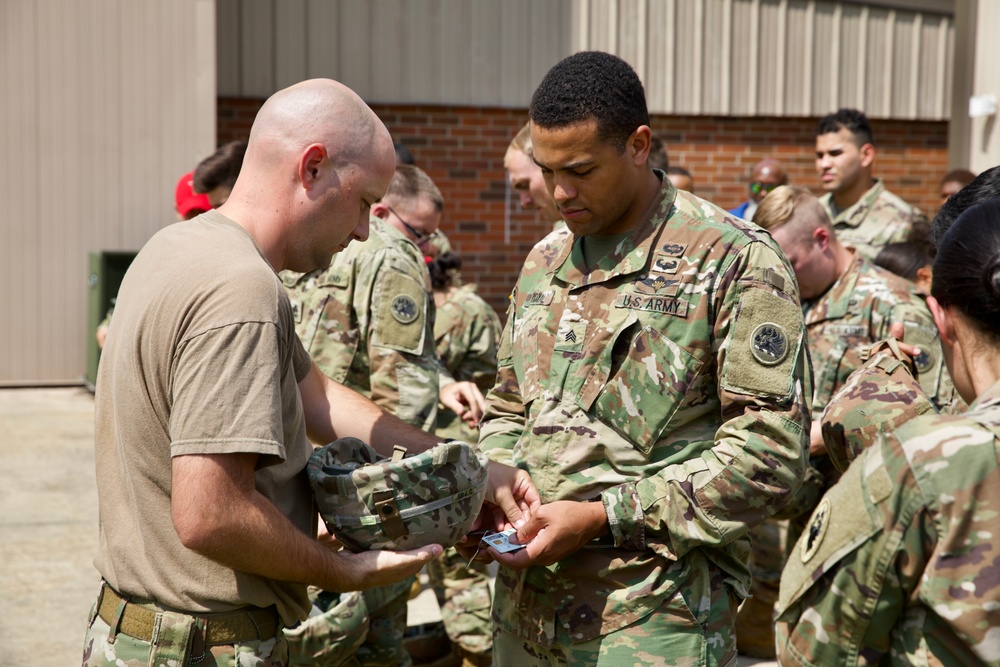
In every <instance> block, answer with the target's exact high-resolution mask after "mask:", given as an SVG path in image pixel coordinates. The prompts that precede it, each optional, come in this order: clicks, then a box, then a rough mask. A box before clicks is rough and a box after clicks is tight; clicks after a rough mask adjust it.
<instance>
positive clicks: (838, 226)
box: [816, 109, 927, 261]
mask: <svg viewBox="0 0 1000 667" xmlns="http://www.w3.org/2000/svg"><path fill="white" fill-rule="evenodd" d="M874 161H875V141H874V139H873V138H872V129H871V125H869V123H868V118H867V117H865V115H864V114H863V113H862V112H860V111H858V110H857V109H840V110H838V111H837V112H836V113H832V114H829V115H828V116H825V117H824V118H822V119H821V120H820V121H819V124H818V125H817V127H816V171H817V172H818V173H819V175H820V179H821V181H822V185H823V189H824V190H826V192H827V194H826V195H824V196H823V198H822V199H821V200H820V202H821V203H822V204H823V207H824V208H826V211H827V213H828V214H829V216H830V219H831V220H833V227H834V229H835V230H836V232H837V237H838V238H839V239H840V240H841V242H843V243H845V244H847V245H850V246H853V247H854V248H856V249H857V250H858V252H859V253H860V254H861V256H862V257H864V258H865V259H867V260H869V261H871V260H874V259H875V256H876V255H878V252H879V250H881V249H882V248H883V247H884V246H886V245H887V244H889V243H894V242H896V241H905V240H906V239H907V238H908V237H909V235H910V232H911V231H912V229H913V227H914V225H915V224H920V223H923V224H926V222H927V219H926V218H925V217H924V214H923V213H921V212H920V210H919V209H917V208H914V207H913V206H910V205H909V204H907V203H906V202H905V201H903V200H902V199H900V198H899V197H897V196H896V195H894V194H892V193H891V192H889V191H888V190H886V189H885V185H883V183H882V181H881V180H879V179H875V178H872V164H873V163H874Z"/></svg>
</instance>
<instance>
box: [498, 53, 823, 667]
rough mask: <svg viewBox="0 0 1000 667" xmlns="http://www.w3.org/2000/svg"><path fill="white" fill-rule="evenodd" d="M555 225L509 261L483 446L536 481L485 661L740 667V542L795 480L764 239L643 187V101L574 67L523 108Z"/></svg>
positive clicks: (784, 326) (799, 384)
mask: <svg viewBox="0 0 1000 667" xmlns="http://www.w3.org/2000/svg"><path fill="white" fill-rule="evenodd" d="M530 116H531V138H532V150H533V155H534V159H535V161H536V162H537V163H538V164H539V165H540V166H541V167H542V172H543V174H544V176H545V182H546V186H547V188H548V190H549V193H550V195H551V196H552V198H553V199H554V200H555V201H556V202H557V204H558V205H559V209H560V212H561V214H562V216H563V218H564V219H565V220H566V222H567V225H568V229H567V230H565V231H559V232H553V233H552V234H550V235H549V236H548V237H546V239H545V240H543V241H541V242H540V243H539V244H538V245H536V246H535V248H534V250H532V252H531V253H530V255H529V256H528V258H527V259H526V261H525V264H524V268H523V269H522V272H521V275H520V277H519V279H518V282H517V285H516V287H515V289H514V292H513V294H512V298H511V305H510V310H509V311H508V317H507V324H506V328H505V329H504V333H503V337H502V339H501V342H500V350H499V371H498V376H497V384H496V386H495V387H494V388H493V389H492V390H491V391H490V393H489V395H488V398H487V402H488V406H487V414H486V418H485V419H484V422H483V425H482V427H481V431H482V436H481V438H480V447H481V448H482V450H483V451H484V452H485V453H486V454H487V455H488V456H489V457H490V458H491V459H493V460H494V461H501V462H507V463H513V464H515V465H517V466H520V467H523V468H524V469H526V470H527V471H528V472H529V473H531V474H533V475H535V477H534V480H535V483H536V484H537V485H538V488H539V493H540V494H541V495H542V497H543V499H544V501H545V503H547V504H544V505H542V506H541V507H540V508H539V509H537V510H535V511H533V512H532V514H531V517H530V518H529V519H528V521H527V522H526V523H525V524H524V525H522V526H521V527H520V528H519V529H518V532H517V535H516V540H515V541H518V542H521V543H527V546H526V548H525V549H523V550H521V551H518V552H516V553H512V554H500V553H497V552H496V550H494V549H492V548H491V549H490V555H491V556H492V557H493V558H495V559H496V560H498V561H499V562H500V563H501V567H500V572H499V574H498V576H497V582H496V594H495V595H494V605H493V621H494V647H493V650H494V662H495V664H499V665H521V664H532V665H548V664H553V665H554V664H574V665H575V664H607V665H618V664H629V665H637V664H647V663H648V664H663V661H664V659H669V660H675V661H677V662H680V661H683V660H688V661H691V663H692V664H697V663H699V662H700V663H701V664H706V665H729V664H732V663H733V662H734V661H735V659H736V645H735V640H734V637H733V619H734V617H735V614H736V608H737V606H738V604H739V601H740V599H742V598H743V597H745V596H746V594H747V587H748V586H749V583H750V582H749V579H750V576H749V572H748V570H747V556H748V553H749V547H750V544H749V540H748V539H747V537H746V534H747V531H748V530H749V528H750V526H751V525H753V524H755V523H758V522H760V521H762V520H764V519H765V518H766V517H767V516H769V515H770V514H771V513H772V512H773V511H775V510H776V509H777V508H779V507H780V506H781V505H782V504H783V503H784V502H785V501H786V500H787V499H788V498H789V497H790V496H791V494H792V493H793V492H794V490H795V488H796V487H797V486H798V483H799V480H800V476H801V474H802V471H803V469H804V467H805V456H804V453H805V447H806V441H807V440H806V439H807V433H806V424H807V420H808V416H807V415H806V412H805V403H804V401H805V396H806V392H807V391H808V389H807V387H805V386H804V383H806V382H808V379H806V380H803V379H802V378H808V375H807V369H806V366H805V360H806V358H805V351H804V349H803V337H804V333H803V327H802V314H801V311H800V310H799V307H798V298H797V294H796V292H795V282H794V280H793V277H792V273H791V269H790V267H789V266H788V264H787V263H786V262H785V260H784V258H783V256H782V255H781V253H780V251H779V250H778V248H777V246H776V244H774V242H773V241H772V240H771V238H770V236H769V235H767V234H764V233H762V232H760V230H759V229H758V228H757V227H756V226H753V225H744V224H742V223H741V222H738V221H735V220H734V219H733V218H732V216H729V215H728V214H727V213H726V212H725V211H723V210H722V209H719V208H718V207H715V206H713V205H712V204H710V203H708V202H706V201H704V200H702V199H699V198H697V197H695V196H693V195H690V194H689V193H686V192H681V191H678V190H676V189H675V188H674V187H673V186H672V185H671V184H670V182H669V181H667V180H665V179H664V180H662V181H661V177H660V175H659V174H658V173H656V172H653V171H652V170H651V169H650V168H649V166H648V164H647V158H648V154H649V149H650V139H651V135H652V133H651V131H650V128H649V115H648V113H647V112H646V102H645V94H644V91H643V88H642V83H641V82H640V81H639V78H638V76H637V75H636V74H635V72H634V71H633V70H632V68H631V67H629V65H628V64H627V63H625V62H624V61H622V60H621V59H619V58H617V57H615V56H612V55H609V54H606V53H599V52H581V53H577V54H575V55H573V56H570V57H568V58H566V59H564V60H562V61H560V62H559V63H558V64H557V65H555V66H554V67H553V68H552V69H551V70H550V71H549V73H548V74H546V76H545V78H544V79H543V81H542V83H541V84H540V85H539V87H538V89H537V90H536V91H535V94H534V97H533V98H532V102H531V110H530Z"/></svg>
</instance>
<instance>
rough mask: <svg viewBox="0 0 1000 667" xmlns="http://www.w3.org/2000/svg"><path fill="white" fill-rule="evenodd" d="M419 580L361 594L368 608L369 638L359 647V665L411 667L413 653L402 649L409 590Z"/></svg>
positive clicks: (407, 580) (402, 582) (372, 589)
mask: <svg viewBox="0 0 1000 667" xmlns="http://www.w3.org/2000/svg"><path fill="white" fill-rule="evenodd" d="M414 581H416V577H407V578H406V579H404V580H403V581H401V582H399V583H396V584H390V585H388V586H382V587H380V588H370V589H368V590H367V591H364V592H363V593H362V596H363V597H364V599H365V606H366V607H368V636H367V637H365V641H364V643H362V644H361V646H360V647H359V648H358V653H357V657H358V663H359V664H361V665H364V666H365V667H369V666H370V667H383V666H384V667H396V666H397V665H401V666H402V667H409V666H410V665H412V664H413V661H412V660H410V654H409V653H407V652H406V648H404V647H403V634H404V633H405V632H406V609H407V602H409V600H410V588H412V586H413V582H414Z"/></svg>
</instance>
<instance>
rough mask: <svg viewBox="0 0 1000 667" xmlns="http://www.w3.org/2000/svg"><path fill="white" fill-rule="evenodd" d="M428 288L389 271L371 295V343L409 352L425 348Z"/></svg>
mask: <svg viewBox="0 0 1000 667" xmlns="http://www.w3.org/2000/svg"><path fill="white" fill-rule="evenodd" d="M427 299H428V294H427V290H426V289H425V288H424V285H423V284H422V283H420V282H418V281H416V280H414V279H413V278H412V277H410V276H408V275H406V274H403V273H398V272H395V271H390V272H388V274H387V275H386V276H385V277H384V278H383V279H382V280H381V281H380V283H379V285H378V287H376V289H375V291H374V293H373V294H372V300H373V301H374V303H373V304H372V306H373V311H374V319H373V321H372V336H371V341H372V345H374V346H376V347H387V348H390V349H393V350H399V351H400V352H407V353H409V354H421V353H422V352H423V349H424V341H425V336H426V333H427V332H426V328H427V326H426V324H427Z"/></svg>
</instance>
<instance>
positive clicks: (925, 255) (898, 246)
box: [875, 241, 934, 282]
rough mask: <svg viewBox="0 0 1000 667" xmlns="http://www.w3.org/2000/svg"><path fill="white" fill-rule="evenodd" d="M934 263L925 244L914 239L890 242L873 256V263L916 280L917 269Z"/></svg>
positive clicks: (898, 274) (903, 276)
mask: <svg viewBox="0 0 1000 667" xmlns="http://www.w3.org/2000/svg"><path fill="white" fill-rule="evenodd" d="M933 263H934V257H933V256H932V255H931V254H930V253H929V252H927V246H925V245H922V244H920V243H917V242H916V241H900V242H898V243H890V244H889V245H887V246H885V247H884V248H882V249H881V250H880V251H879V253H878V255H877V256H876V257H875V265H876V266H881V267H882V268H883V269H886V270H887V271H892V272H893V273H895V274H896V275H897V276H900V277H902V278H906V279H907V280H910V281H914V282H916V280H917V271H919V270H920V269H922V268H924V267H925V266H930V265H931V264H933Z"/></svg>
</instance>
